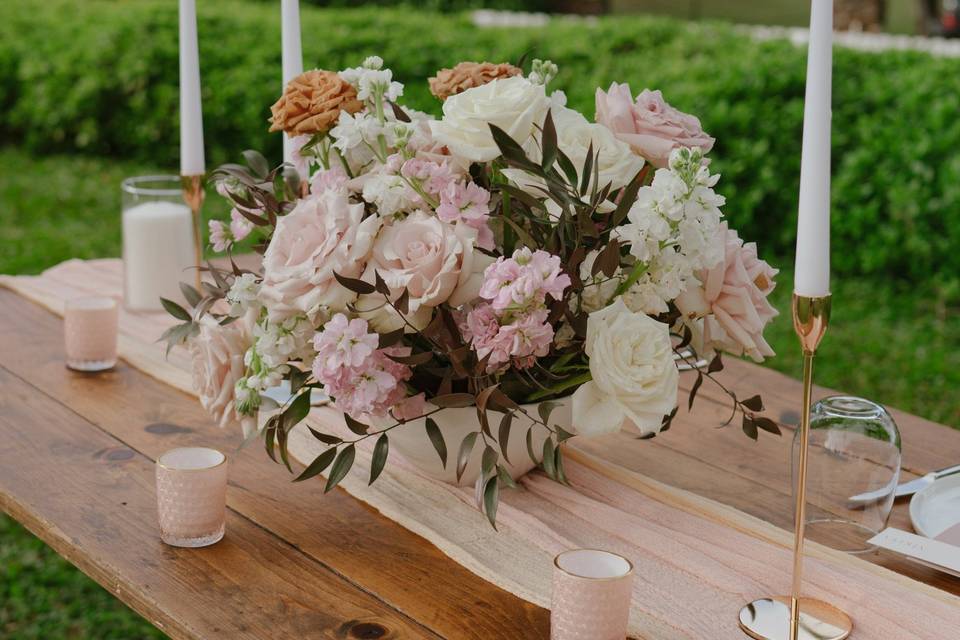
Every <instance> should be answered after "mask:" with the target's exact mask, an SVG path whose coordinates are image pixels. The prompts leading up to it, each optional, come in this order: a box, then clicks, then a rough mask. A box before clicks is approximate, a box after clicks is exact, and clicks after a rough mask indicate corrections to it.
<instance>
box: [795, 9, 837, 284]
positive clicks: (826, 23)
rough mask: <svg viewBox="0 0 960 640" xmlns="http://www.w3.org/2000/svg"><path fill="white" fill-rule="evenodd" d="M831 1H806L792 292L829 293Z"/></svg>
mask: <svg viewBox="0 0 960 640" xmlns="http://www.w3.org/2000/svg"><path fill="white" fill-rule="evenodd" d="M832 47H833V0H812V6H811V13H810V45H809V49H808V52H807V91H806V98H805V99H804V105H803V156H802V160H801V164H800V207H799V220H798V223H797V257H796V272H795V275H794V285H793V288H794V292H795V293H797V294H798V295H802V296H810V297H819V296H825V295H828V294H829V293H830V115H831V114H830V99H831V81H832V75H833V74H832V64H833V55H832Z"/></svg>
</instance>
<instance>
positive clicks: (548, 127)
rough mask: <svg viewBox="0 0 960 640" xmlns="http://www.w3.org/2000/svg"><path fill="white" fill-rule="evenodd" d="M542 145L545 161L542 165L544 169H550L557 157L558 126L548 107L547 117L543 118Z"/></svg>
mask: <svg viewBox="0 0 960 640" xmlns="http://www.w3.org/2000/svg"><path fill="white" fill-rule="evenodd" d="M540 146H541V147H542V150H543V161H542V162H541V163H540V166H541V167H543V168H544V170H547V169H550V167H552V166H553V163H554V161H556V159H557V127H556V126H555V125H554V124H553V115H552V114H551V113H550V110H549V109H547V117H546V118H544V120H543V133H542V134H541V142H540Z"/></svg>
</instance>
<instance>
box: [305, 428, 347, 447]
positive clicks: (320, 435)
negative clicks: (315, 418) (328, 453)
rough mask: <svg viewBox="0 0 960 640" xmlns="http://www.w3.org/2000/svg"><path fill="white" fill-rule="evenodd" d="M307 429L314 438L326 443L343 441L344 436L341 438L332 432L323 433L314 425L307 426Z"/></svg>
mask: <svg viewBox="0 0 960 640" xmlns="http://www.w3.org/2000/svg"><path fill="white" fill-rule="evenodd" d="M307 429H309V430H310V434H311V435H313V437H314V438H316V439H317V440H319V441H320V442H322V443H324V444H340V443H341V442H343V438H340V437H338V436H331V435H330V434H327V433H321V432H320V431H317V430H316V429H314V428H313V427H307Z"/></svg>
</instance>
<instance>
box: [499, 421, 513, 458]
mask: <svg viewBox="0 0 960 640" xmlns="http://www.w3.org/2000/svg"><path fill="white" fill-rule="evenodd" d="M512 422H513V413H512V412H507V413H504V414H503V418H501V419H500V430H499V432H498V433H497V442H498V443H499V444H500V453H502V454H503V459H504V460H506V461H507V463H508V464H509V463H510V457H509V455H510V454H508V453H507V450H508V449H509V447H510V425H511V423H512Z"/></svg>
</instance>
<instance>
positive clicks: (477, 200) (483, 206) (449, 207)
mask: <svg viewBox="0 0 960 640" xmlns="http://www.w3.org/2000/svg"><path fill="white" fill-rule="evenodd" d="M437 217H438V218H440V219H441V220H443V221H444V222H450V223H456V222H462V223H463V224H465V225H467V226H468V227H471V228H473V229H476V230H477V246H478V247H480V248H481V249H487V250H488V251H489V250H492V249H493V247H494V243H493V231H492V230H491V229H490V225H489V224H487V221H488V220H489V219H490V192H489V191H487V190H486V189H484V188H483V187H480V186H477V185H476V184H475V183H473V182H469V183H467V184H463V183H462V182H452V183H450V184H449V185H447V187H446V188H445V189H443V191H441V192H440V206H439V207H437Z"/></svg>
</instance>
